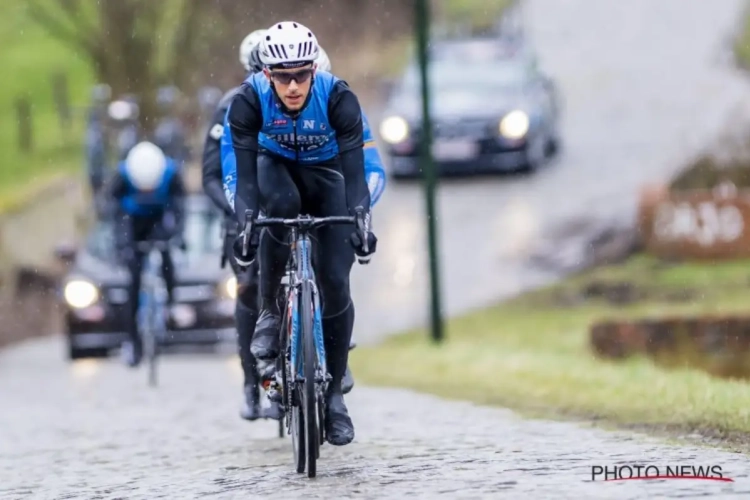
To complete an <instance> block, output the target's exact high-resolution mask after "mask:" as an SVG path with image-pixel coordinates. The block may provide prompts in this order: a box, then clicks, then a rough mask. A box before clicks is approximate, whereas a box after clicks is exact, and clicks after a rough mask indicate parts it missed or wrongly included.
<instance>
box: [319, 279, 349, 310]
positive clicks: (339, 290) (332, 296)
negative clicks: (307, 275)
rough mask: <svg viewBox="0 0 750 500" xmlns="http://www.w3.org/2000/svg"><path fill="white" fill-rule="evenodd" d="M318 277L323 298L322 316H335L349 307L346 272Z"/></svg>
mask: <svg viewBox="0 0 750 500" xmlns="http://www.w3.org/2000/svg"><path fill="white" fill-rule="evenodd" d="M318 279H319V280H320V287H321V289H322V295H323V298H324V300H323V316H326V317H332V316H336V315H338V314H341V313H343V312H344V311H345V310H346V309H347V308H349V307H351V292H350V290H349V274H348V273H341V272H338V273H331V274H325V275H322V276H321V277H320V278H318Z"/></svg>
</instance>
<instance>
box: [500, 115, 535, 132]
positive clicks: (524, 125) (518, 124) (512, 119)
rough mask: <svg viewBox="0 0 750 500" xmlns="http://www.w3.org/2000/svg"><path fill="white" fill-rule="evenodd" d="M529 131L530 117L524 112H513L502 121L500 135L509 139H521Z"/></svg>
mask: <svg viewBox="0 0 750 500" xmlns="http://www.w3.org/2000/svg"><path fill="white" fill-rule="evenodd" d="M528 131H529V115H527V114H526V113H524V112H523V111H519V110H516V111H511V112H510V113H508V114H507V115H505V117H504V118H503V119H502V120H500V134H502V135H503V136H504V137H507V138H508V139H520V138H521V137H523V136H525V135H526V132H528Z"/></svg>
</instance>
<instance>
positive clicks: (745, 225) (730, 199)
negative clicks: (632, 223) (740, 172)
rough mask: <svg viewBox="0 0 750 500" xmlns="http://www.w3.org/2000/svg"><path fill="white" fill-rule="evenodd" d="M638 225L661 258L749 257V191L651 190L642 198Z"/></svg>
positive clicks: (646, 240)
mask: <svg viewBox="0 0 750 500" xmlns="http://www.w3.org/2000/svg"><path fill="white" fill-rule="evenodd" d="M639 230H640V233H641V237H642V238H643V243H644V245H645V247H646V250H647V251H648V252H649V253H652V254H655V255H658V256H660V257H677V258H691V259H703V258H706V259H709V258H712V259H731V258H743V257H750V192H742V191H740V192H738V193H736V194H732V195H730V196H726V195H721V194H719V193H717V192H714V191H710V190H695V191H686V192H679V193H677V192H669V191H667V190H666V189H661V190H658V191H657V190H651V191H650V192H649V193H647V194H645V195H644V196H642V198H641V204H640V207H639Z"/></svg>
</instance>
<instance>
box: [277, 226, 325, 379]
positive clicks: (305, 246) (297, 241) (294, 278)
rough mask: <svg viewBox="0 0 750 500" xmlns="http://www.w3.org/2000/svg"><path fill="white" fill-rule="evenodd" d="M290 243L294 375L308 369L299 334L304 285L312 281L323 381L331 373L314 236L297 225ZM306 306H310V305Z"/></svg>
mask: <svg viewBox="0 0 750 500" xmlns="http://www.w3.org/2000/svg"><path fill="white" fill-rule="evenodd" d="M290 243H291V245H292V254H291V258H292V262H291V268H292V270H293V272H292V274H291V276H290V278H291V283H290V285H289V292H288V294H287V304H289V305H288V307H291V311H290V312H291V315H290V317H291V318H292V332H291V339H290V341H291V342H290V347H291V352H290V356H291V359H290V362H291V366H293V367H294V371H295V373H293V375H294V376H295V378H298V377H299V374H301V373H303V372H304V365H303V364H302V362H301V358H300V356H299V351H300V349H301V346H300V342H301V340H302V339H301V337H300V335H299V331H300V326H299V323H300V314H299V313H300V311H299V307H300V304H299V299H301V296H300V288H301V286H302V283H303V282H305V281H308V282H310V285H311V288H312V291H313V295H312V297H313V304H312V307H313V337H314V341H315V350H316V353H317V355H318V371H319V373H317V374H316V375H317V377H316V378H318V380H320V378H323V380H325V377H326V375H327V374H328V364H327V362H326V352H325V346H324V344H323V323H322V315H321V309H320V293H319V290H318V286H317V282H316V280H315V271H314V269H313V266H312V258H311V254H312V241H311V240H310V236H309V235H308V233H307V231H299V230H298V229H297V228H292V230H291V235H290ZM302 306H303V307H308V306H307V305H302ZM323 389H325V388H323Z"/></svg>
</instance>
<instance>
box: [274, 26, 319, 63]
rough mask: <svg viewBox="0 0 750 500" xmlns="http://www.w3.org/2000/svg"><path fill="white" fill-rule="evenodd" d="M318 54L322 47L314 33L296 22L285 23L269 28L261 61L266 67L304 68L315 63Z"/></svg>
mask: <svg viewBox="0 0 750 500" xmlns="http://www.w3.org/2000/svg"><path fill="white" fill-rule="evenodd" d="M318 54H320V47H319V46H318V39H317V38H315V35H314V34H313V32H312V31H310V29H308V28H307V27H305V26H303V25H301V24H300V23H297V22H294V21H283V22H280V23H277V24H274V25H273V26H271V27H270V28H268V29H267V30H266V36H265V37H263V41H262V42H261V46H260V60H261V61H262V62H263V64H265V65H266V66H277V65H278V66H282V67H289V68H294V67H298V66H303V65H305V64H309V63H312V62H315V60H316V59H317V58H318Z"/></svg>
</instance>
